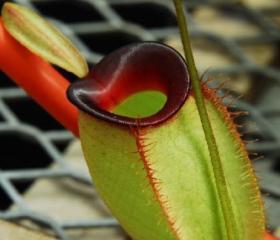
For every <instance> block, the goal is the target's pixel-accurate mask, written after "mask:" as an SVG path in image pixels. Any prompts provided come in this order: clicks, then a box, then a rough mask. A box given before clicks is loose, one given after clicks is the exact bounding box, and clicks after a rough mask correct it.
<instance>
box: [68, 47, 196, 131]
mask: <svg viewBox="0 0 280 240" xmlns="http://www.w3.org/2000/svg"><path fill="white" fill-rule="evenodd" d="M133 54H134V55H133ZM145 54H146V58H147V61H149V58H151V57H152V58H155V59H156V60H158V62H157V61H155V65H156V66H155V68H156V70H155V72H156V71H158V72H160V73H159V77H158V80H157V84H159V85H161V86H160V87H162V88H163V89H166V96H167V101H166V103H165V105H164V106H163V108H162V109H161V110H159V111H158V112H156V113H155V114H153V115H151V116H148V117H139V118H134V117H127V116H122V115H118V114H115V113H112V112H110V111H109V110H108V109H104V108H102V107H101V106H100V103H98V102H97V101H95V100H92V99H93V97H94V98H95V99H97V100H98V98H99V97H100V96H101V95H102V93H101V92H102V91H100V90H98V89H97V87H96V86H100V84H99V85H98V84H97V83H98V80H99V79H98V74H99V76H100V75H101V76H102V74H103V75H104V73H105V75H106V74H108V72H107V71H108V70H107V67H106V62H107V63H108V62H109V63H110V64H111V62H110V60H111V61H120V60H123V59H122V58H126V55H127V56H128V58H130V59H131V60H132V62H134V60H135V58H141V56H142V58H141V59H144V60H145V59H146V58H145ZM131 55H133V56H131ZM157 55H158V56H157ZM123 56H124V57H123ZM164 56H166V59H164ZM157 57H158V59H157ZM133 58H134V59H133ZM135 61H136V65H137V59H136V60H135ZM161 62H162V65H161ZM127 64H130V65H132V69H133V63H132V64H131V63H130V61H128V63H127ZM138 64H139V63H138ZM145 64H146V63H143V64H142V65H145ZM107 65H108V64H107ZM146 65H147V64H146ZM169 65H170V69H168V70H167V69H166V68H168V67H169ZM130 67H131V66H130ZM141 67H142V66H141ZM164 68H165V69H164ZM100 69H101V70H100ZM124 69H125V66H124ZM144 70H145V66H144ZM169 70H170V71H171V72H174V76H177V77H176V78H172V76H173V75H172V73H171V74H169ZM162 72H163V73H168V74H166V75H168V76H169V78H168V77H166V76H163V75H164V74H162ZM177 72H179V73H181V74H179V75H178V73H177ZM110 74H111V73H109V75H110ZM111 75H112V74H111ZM111 75H110V76H111ZM170 76H171V77H170ZM167 78H168V79H167ZM171 78H172V79H171ZM119 79H121V80H116V81H115V82H116V83H118V81H123V78H119ZM101 80H102V77H101ZM110 81H111V80H110V79H109V80H108V79H105V80H104V81H103V80H102V81H99V83H102V84H105V85H106V84H107V85H108V84H110ZM131 81H133V79H132V80H131ZM144 81H145V80H144ZM152 81H153V80H152ZM155 81H156V80H155ZM132 83H133V82H132ZM93 85H94V86H95V87H92V86H93ZM115 85H116V84H115ZM119 87H120V86H119V85H118V88H119ZM124 87H125V86H124ZM128 88H130V85H129V87H128ZM190 88H191V83H190V79H189V74H188V69H187V64H186V62H185V60H184V59H183V57H182V56H181V55H180V53H178V52H177V51H176V50H175V49H173V48H171V47H169V46H167V45H164V44H161V43H156V42H141V43H136V44H130V45H128V46H125V47H122V48H120V49H118V50H116V51H114V52H113V53H111V54H109V55H107V56H106V57H105V58H104V59H102V60H101V62H100V63H98V64H97V65H96V66H95V68H94V70H93V77H91V78H85V79H84V80H81V81H76V82H74V83H72V84H71V85H70V86H69V87H68V89H67V97H68V99H69V100H70V102H72V103H73V104H74V105H75V106H77V107H78V109H79V110H81V111H83V112H85V113H87V114H89V115H90V116H93V117H96V118H98V119H101V120H105V121H107V122H110V123H116V124H119V125H124V126H130V127H147V126H155V125H159V124H161V123H164V122H165V121H167V120H168V119H170V118H171V117H172V116H174V115H175V114H176V113H177V112H178V111H179V110H180V109H181V107H182V105H183V104H184V102H185V101H186V99H187V98H188V96H189V94H190ZM122 90H123V91H122V94H123V92H124V93H125V91H126V89H125V88H124V89H122ZM144 90H154V89H144ZM127 91H128V92H130V91H131V89H127ZM132 91H133V90H132ZM103 92H104V91H103ZM137 92H140V91H137V90H136V91H134V92H133V93H137ZM91 95H92V96H91ZM93 95H94V96H93ZM130 95H132V94H129V95H128V96H130ZM115 96H117V97H118V95H115ZM128 96H127V97H128Z"/></svg>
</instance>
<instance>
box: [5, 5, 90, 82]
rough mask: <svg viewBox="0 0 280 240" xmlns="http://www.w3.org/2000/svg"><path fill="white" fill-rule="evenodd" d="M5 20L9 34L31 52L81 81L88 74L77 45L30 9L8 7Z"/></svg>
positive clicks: (14, 6) (15, 6)
mask: <svg viewBox="0 0 280 240" xmlns="http://www.w3.org/2000/svg"><path fill="white" fill-rule="evenodd" d="M2 18H3V23H4V26H5V28H6V29H7V31H8V32H9V33H10V34H11V35H12V36H13V37H14V38H15V39H16V40H17V41H19V42H20V43H21V44H22V45H24V46H25V47H26V48H28V49H29V50H30V51H31V52H33V53H35V54H36V55H39V56H41V57H42V58H44V59H45V60H47V61H49V62H50V63H52V64H55V65H57V66H59V67H61V68H64V69H65V70H67V71H69V72H72V73H74V74H76V75H77V76H78V77H84V76H85V75H86V74H87V73H88V66H87V63H86V61H85V59H84V57H83V56H81V54H80V53H79V51H78V50H77V49H76V48H75V47H74V45H73V44H72V43H71V42H70V41H69V40H68V39H67V38H66V37H65V36H64V35H63V34H62V33H61V32H60V31H58V30H57V29H56V28H55V27H54V26H53V25H51V24H50V23H48V22H47V21H46V20H45V19H44V18H42V17H41V16H39V15H38V14H37V13H35V12H34V11H32V10H31V9H29V8H26V7H23V6H20V5H17V4H14V3H5V4H4V6H3V9H2Z"/></svg>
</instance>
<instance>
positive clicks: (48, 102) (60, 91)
mask: <svg viewBox="0 0 280 240" xmlns="http://www.w3.org/2000/svg"><path fill="white" fill-rule="evenodd" d="M0 70H2V71H3V72H5V73H6V74H7V75H8V76H9V77H10V78H11V79H13V80H14V81H15V82H16V83H17V84H18V85H19V86H21V87H22V88H23V89H24V90H25V91H26V92H27V94H28V95H30V96H31V97H32V98H33V99H34V100H35V101H36V102H37V103H38V104H40V105H41V106H42V107H43V108H44V109H45V110H46V111H47V112H49V113H50V114H51V115H52V116H53V117H54V118H55V119H56V120H57V121H58V122H60V123H61V124H62V125H63V126H64V127H65V128H67V129H69V130H70V131H71V132H72V133H73V134H74V135H76V136H78V135H79V131H78V125H77V122H78V120H77V118H78V111H77V109H76V108H75V107H74V106H73V105H72V104H71V103H70V102H69V101H68V99H67V98H66V89H67V88H68V86H69V82H68V81H67V80H66V79H65V78H64V77H63V76H62V75H61V74H60V73H59V72H57V71H56V70H55V69H54V68H53V67H52V66H51V65H50V64H49V63H47V62H46V61H44V60H43V59H42V58H40V57H38V56H36V55H35V54H33V53H32V52H30V51H29V50H28V49H27V48H25V47H24V46H22V45H21V44H20V43H18V42H17V41H16V40H15V39H14V38H13V37H12V36H11V35H10V34H9V33H8V32H7V31H6V30H5V28H4V26H3V23H2V21H1V18H0ZM23 111H24V109H23ZM34 117H36V116H34Z"/></svg>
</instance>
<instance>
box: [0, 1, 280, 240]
mask: <svg viewBox="0 0 280 240" xmlns="http://www.w3.org/2000/svg"><path fill="white" fill-rule="evenodd" d="M4 2H6V1H3V0H0V6H1V5H2V4H3V3H4ZM14 2H17V3H20V4H23V5H26V6H28V7H31V8H34V9H35V10H37V11H39V12H40V13H41V14H43V15H45V16H47V17H49V18H50V20H51V21H52V22H53V23H54V24H55V25H56V26H57V27H58V28H59V29H60V30H61V31H62V32H64V33H65V34H66V35H67V36H68V37H69V38H70V39H71V40H72V41H73V42H74V43H75V44H76V46H77V47H78V48H79V49H80V51H81V52H82V54H84V56H86V58H87V61H88V62H89V64H90V65H94V64H95V63H96V62H97V61H99V60H100V58H101V57H102V56H103V55H104V54H107V53H109V52H110V51H112V50H114V49H116V48H118V47H120V46H122V45H125V44H128V43H132V42H136V41H161V42H162V41H164V40H165V39H168V38H169V37H170V36H175V35H178V31H177V27H176V20H175V17H174V12H173V6H172V1H167V0H134V1H131V0H83V1H82V0H79V1H78V0H76V1H67V0H56V1H55V0H33V1H31V0H15V1H14ZM236 2H237V1H233V0H232V1H230V0H224V1H222V0H221V1H219V0H204V1H203V0H200V1H198V0H193V1H188V10H190V12H192V11H193V10H194V9H196V8H199V7H201V6H205V5H208V6H213V7H214V8H217V9H219V11H226V12H231V14H236V15H237V16H239V17H242V18H244V19H246V21H249V22H250V23H251V24H253V25H254V26H256V27H257V28H259V29H260V30H261V31H260V34H258V35H255V36H244V37H232V38H226V37H223V36H221V35H219V34H217V33H215V32H212V31H211V30H205V29H202V28H200V26H199V24H198V23H197V22H196V21H195V19H193V18H192V15H191V14H189V18H190V20H191V36H192V38H193V39H195V38H196V39H197V38H198V39H199V38H201V39H204V40H205V39H206V40H207V41H209V42H210V43H215V44H218V45H219V46H220V47H221V48H222V49H223V50H224V51H225V52H226V54H228V55H229V56H230V57H232V58H233V59H234V63H232V64H229V65H227V66H225V67H224V66H222V67H215V66H213V67H212V68H211V69H210V70H208V72H207V74H209V75H212V76H218V75H219V74H223V75H226V76H229V77H232V76H234V75H236V74H248V75H250V76H252V78H254V79H263V80H264V79H265V81H266V83H265V84H264V85H263V84H260V86H259V87H258V88H260V89H261V97H259V98H258V101H245V100H239V101H238V102H237V107H238V108H239V109H242V110H246V111H248V112H250V115H249V116H246V117H245V118H246V121H253V122H255V123H256V124H255V126H254V128H253V131H254V133H253V134H251V135H250V136H249V139H250V138H256V137H257V138H259V139H260V141H259V142H257V143H253V144H249V145H248V148H249V150H250V151H252V152H256V153H260V154H261V155H264V158H263V159H262V160H258V161H255V162H254V165H255V168H256V170H257V172H258V175H260V176H261V187H262V191H263V193H264V198H265V201H266V205H267V206H268V208H267V214H268V221H269V226H270V228H272V229H275V228H276V227H277V226H279V225H280V187H279V186H280V162H279V157H280V151H279V149H280V106H279V101H278V95H279V94H280V71H279V65H277V64H279V62H280V61H279V58H280V56H279V46H280V45H279V42H280V27H279V25H277V24H276V23H275V21H273V19H274V17H276V16H277V17H280V3H279V6H278V8H263V9H257V10H256V9H252V8H248V7H246V6H243V5H242V4H238V3H236ZM239 2H241V1H239ZM144 14H145V17H143V15H144ZM258 44H270V45H273V46H274V47H275V48H276V49H277V51H278V53H277V54H276V56H278V62H277V59H276V62H275V63H273V64H269V65H265V66H260V65H258V64H256V62H255V61H253V60H252V59H251V58H250V57H249V56H248V55H247V54H246V52H245V51H244V50H243V47H244V46H256V45H258ZM63 74H66V73H63ZM67 76H68V77H69V78H70V80H75V78H74V77H73V76H72V75H67ZM257 83H258V84H259V82H257ZM23 109H24V111H23ZM34 116H36V118H34ZM247 130H249V131H251V130H252V129H251V127H243V129H242V131H247ZM73 139H74V137H73V136H72V135H71V134H70V133H69V132H68V131H66V130H64V129H63V128H62V127H61V126H60V125H59V124H58V123H57V122H55V121H54V120H53V119H52V118H51V117H50V116H49V115H48V114H46V113H45V112H44V111H43V110H41V109H40V108H39V107H38V106H37V105H36V104H35V103H34V102H33V101H32V100H31V99H30V98H29V97H28V96H26V94H25V93H24V92H23V91H22V90H21V89H19V88H18V87H16V86H15V85H14V84H13V83H12V82H11V81H10V80H9V79H8V77H7V76H5V75H4V74H3V73H0V143H1V150H0V156H1V161H0V196H1V201H0V217H1V218H3V219H8V220H12V221H16V222H17V221H20V220H23V219H28V220H31V221H32V222H35V223H36V224H38V225H40V226H43V227H45V228H48V229H51V230H52V231H53V232H54V233H55V234H56V236H57V237H58V238H59V239H63V240H67V239H70V238H69V236H68V235H67V231H66V230H69V229H82V228H93V229H95V228H104V227H105V228H106V227H108V228H109V227H116V226H118V224H117V222H116V221H115V220H114V219H111V218H106V219H104V220H97V219H91V220H83V219H74V220H71V221H67V222H58V221H55V220H54V219H52V218H50V217H49V216H46V215H42V214H41V213H39V212H34V211H32V210H31V209H30V207H29V206H28V205H27V204H26V202H25V201H24V198H23V195H22V194H23V192H24V191H25V190H26V189H27V188H28V187H29V186H30V185H31V184H32V182H33V181H36V180H37V179H41V178H51V179H60V178H71V179H74V180H75V181H77V182H78V184H82V185H91V182H90V179H88V178H87V177H85V175H84V174H83V173H81V172H78V171H77V170H75V169H72V168H71V167H69V165H68V164H67V159H64V158H63V150H64V149H65V147H66V146H67V145H68V144H69V142H70V141H71V140H73ZM15 147H17V151H12V150H11V149H13V148H15ZM30 156H32V157H30ZM22 158H24V159H30V160H29V161H27V162H26V161H25V162H24V164H23V163H22V161H21V159H22ZM36 159H37V160H38V159H39V160H40V161H36ZM51 163H56V166H57V167H56V168H55V169H53V168H49V166H50V164H51ZM11 204H13V205H16V206H17V208H16V210H14V209H13V210H12V209H10V208H9V206H11Z"/></svg>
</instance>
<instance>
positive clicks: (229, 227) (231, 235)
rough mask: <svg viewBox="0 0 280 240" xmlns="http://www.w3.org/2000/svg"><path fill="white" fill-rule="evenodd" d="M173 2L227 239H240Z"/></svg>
mask: <svg viewBox="0 0 280 240" xmlns="http://www.w3.org/2000/svg"><path fill="white" fill-rule="evenodd" d="M173 1H174V5H175V8H176V12H177V20H178V25H179V28H180V33H181V38H182V43H183V47H184V52H185V56H186V60H187V65H188V70H189V74H190V79H191V82H192V87H193V91H194V96H195V100H196V105H197V109H198V112H199V116H200V119H201V123H202V127H203V130H204V134H205V138H206V142H207V145H208V149H209V152H210V158H211V162H212V166H213V172H214V176H215V180H216V186H217V190H218V197H219V200H220V202H221V208H222V214H223V219H224V222H225V227H226V234H227V239H229V240H233V239H238V236H237V235H238V229H237V223H236V219H235V216H234V212H233V208H232V204H231V199H230V196H229V191H228V188H227V183H226V178H225V175H224V171H223V166H222V162H221V158H220V154H219V151H218V147H217V144H216V140H215V136H214V133H213V129H212V127H211V123H210V120H209V117H208V113H207V110H206V106H205V102H204V97H203V94H202V90H201V85H200V78H199V75H198V72H197V68H196V66H195V61H194V57H193V53H192V48H191V43H190V38H189V33H188V26H187V20H186V17H185V12H184V6H183V2H182V0H173Z"/></svg>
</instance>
